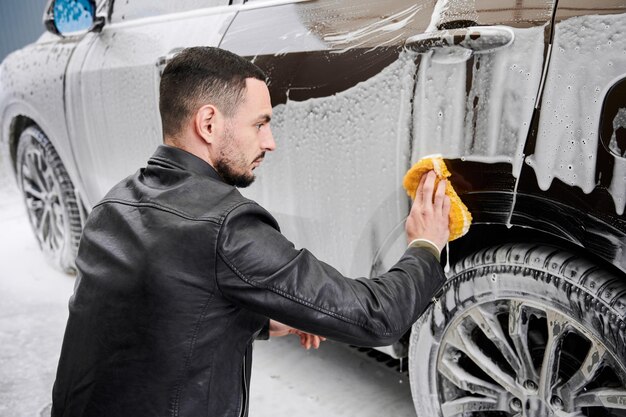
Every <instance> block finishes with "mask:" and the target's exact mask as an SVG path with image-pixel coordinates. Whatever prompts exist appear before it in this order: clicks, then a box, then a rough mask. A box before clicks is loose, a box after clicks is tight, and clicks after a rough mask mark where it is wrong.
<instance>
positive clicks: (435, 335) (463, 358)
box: [409, 244, 626, 417]
mask: <svg viewBox="0 0 626 417" xmlns="http://www.w3.org/2000/svg"><path fill="white" fill-rule="evenodd" d="M624 281H625V280H624V277H623V276H619V275H614V274H611V273H609V272H607V271H604V270H602V269H600V268H598V267H597V266H595V265H594V264H593V263H591V262H589V261H587V260H585V259H583V258H581V257H579V256H577V255H574V254H572V253H568V252H566V251H563V250H560V249H557V248H554V247H547V246H535V245H530V244H507V245H504V246H498V247H494V248H489V249H485V250H481V251H480V252H478V253H476V254H474V255H471V256H469V257H467V258H465V259H463V260H461V261H460V262H459V263H457V264H456V266H455V267H454V268H453V270H452V272H451V274H450V277H449V280H448V281H447V282H446V284H445V286H444V287H443V289H442V292H441V296H440V297H439V298H438V300H436V301H435V303H433V305H431V307H430V308H429V309H428V310H427V311H426V313H425V314H424V315H423V316H422V317H421V318H420V320H419V321H418V322H417V323H415V325H414V326H413V331H412V334H411V338H410V343H409V373H410V381H411V392H412V395H413V401H414V403H415V407H416V411H417V415H418V416H419V417H434V416H446V417H448V416H537V417H540V416H541V417H543V416H549V415H557V416H565V415H567V416H625V415H626V347H625V346H626V340H624V339H625V329H626V324H625V318H626V283H625V282H624Z"/></svg>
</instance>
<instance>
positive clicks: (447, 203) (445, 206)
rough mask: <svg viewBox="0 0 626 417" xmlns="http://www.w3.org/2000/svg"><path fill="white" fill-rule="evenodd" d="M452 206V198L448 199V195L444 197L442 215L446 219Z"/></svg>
mask: <svg viewBox="0 0 626 417" xmlns="http://www.w3.org/2000/svg"><path fill="white" fill-rule="evenodd" d="M451 205H452V202H451V201H450V197H448V196H447V195H444V198H443V210H442V212H441V214H442V215H443V216H444V217H448V215H449V214H450V206H451Z"/></svg>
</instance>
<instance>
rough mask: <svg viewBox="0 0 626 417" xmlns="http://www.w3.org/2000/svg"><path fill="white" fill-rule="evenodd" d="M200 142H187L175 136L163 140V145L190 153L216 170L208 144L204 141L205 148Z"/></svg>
mask: <svg viewBox="0 0 626 417" xmlns="http://www.w3.org/2000/svg"><path fill="white" fill-rule="evenodd" d="M198 142H200V141H193V140H186V139H181V138H178V137H173V136H165V137H164V138H163V144H165V145H168V146H172V147H174V148H179V149H182V150H183V151H186V152H189V153H190V154H193V155H195V156H197V157H198V158H200V159H202V160H203V161H204V162H206V163H207V164H209V165H211V166H212V167H213V168H215V165H213V161H212V160H211V156H210V153H209V149H208V147H207V145H206V143H204V141H202V144H204V146H202V144H200V143H198Z"/></svg>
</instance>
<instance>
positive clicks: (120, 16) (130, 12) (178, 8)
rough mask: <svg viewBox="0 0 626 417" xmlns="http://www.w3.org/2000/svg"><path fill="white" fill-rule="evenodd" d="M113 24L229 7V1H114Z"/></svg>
mask: <svg viewBox="0 0 626 417" xmlns="http://www.w3.org/2000/svg"><path fill="white" fill-rule="evenodd" d="M112 1H113V3H112V11H111V22H112V23H119V22H126V21H129V20H134V19H141V18H144V17H151V16H160V15H163V14H170V13H179V12H187V11H190V10H195V9H206V8H209V7H216V6H228V4H229V3H230V2H229V0H176V1H171V2H170V1H154V0H112Z"/></svg>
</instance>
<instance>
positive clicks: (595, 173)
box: [516, 0, 626, 271]
mask: <svg viewBox="0 0 626 417" xmlns="http://www.w3.org/2000/svg"><path fill="white" fill-rule="evenodd" d="M555 22H556V23H555V28H554V40H553V47H552V56H551V60H550V65H549V69H548V72H547V75H546V82H545V87H544V91H543V99H542V103H541V113H540V117H539V121H538V126H537V136H536V141H532V142H531V143H529V146H528V149H527V154H528V155H529V156H528V158H527V160H526V162H527V164H526V167H525V169H524V173H523V181H521V183H520V188H519V191H520V197H519V198H518V204H517V207H516V212H518V213H519V214H516V217H517V221H518V222H519V223H521V224H524V225H528V226H531V227H536V224H538V223H542V224H550V225H552V226H551V227H550V228H549V230H548V231H549V232H550V233H552V234H555V235H557V236H559V237H564V238H566V239H568V240H570V241H572V242H574V243H575V244H577V245H580V246H583V247H585V248H587V249H589V250H591V251H592V252H594V253H595V254H597V255H599V256H600V257H601V258H603V259H605V260H607V261H609V262H611V263H613V264H614V265H615V266H617V267H618V268H620V269H621V270H622V271H626V255H625V253H626V251H625V249H626V216H625V214H624V208H625V206H626V159H625V158H624V156H625V155H624V152H623V151H624V149H626V144H625V143H624V141H625V139H624V136H623V135H624V133H623V132H624V129H625V127H624V126H625V125H626V121H625V119H626V117H625V116H624V115H625V114H626V94H625V93H624V89H625V87H624V86H625V85H626V37H624V35H623V34H624V32H625V31H626V4H625V3H624V2H623V1H621V0H603V1H601V2H595V3H594V4H593V5H590V4H588V3H587V2H584V1H582V0H559V2H558V9H557V12H556V16H555ZM531 210H532V211H534V212H535V213H536V219H530V218H529V217H528V216H527V215H526V214H525V213H528V212H531Z"/></svg>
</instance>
